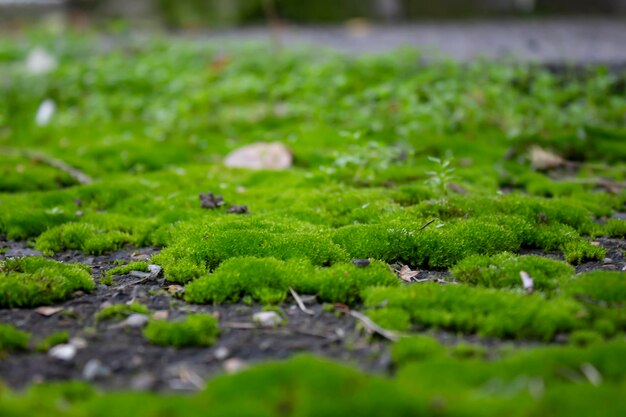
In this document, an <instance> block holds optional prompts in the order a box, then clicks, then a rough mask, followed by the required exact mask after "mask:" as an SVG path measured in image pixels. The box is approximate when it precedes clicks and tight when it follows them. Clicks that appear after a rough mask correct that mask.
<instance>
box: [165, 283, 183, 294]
mask: <svg viewBox="0 0 626 417" xmlns="http://www.w3.org/2000/svg"><path fill="white" fill-rule="evenodd" d="M167 292H169V293H170V294H174V295H176V294H182V293H183V292H185V288H184V287H183V286H182V285H176V284H172V285H170V286H168V287H167Z"/></svg>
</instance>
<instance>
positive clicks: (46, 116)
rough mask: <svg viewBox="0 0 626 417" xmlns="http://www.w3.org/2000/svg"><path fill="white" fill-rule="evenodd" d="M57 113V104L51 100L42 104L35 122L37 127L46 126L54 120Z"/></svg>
mask: <svg viewBox="0 0 626 417" xmlns="http://www.w3.org/2000/svg"><path fill="white" fill-rule="evenodd" d="M55 112H56V104H54V101H52V100H50V99H46V100H44V101H42V102H41V104H40V105H39V107H38V108H37V113H36V114H35V122H36V123H37V126H46V125H47V124H48V123H50V120H52V116H54V113H55Z"/></svg>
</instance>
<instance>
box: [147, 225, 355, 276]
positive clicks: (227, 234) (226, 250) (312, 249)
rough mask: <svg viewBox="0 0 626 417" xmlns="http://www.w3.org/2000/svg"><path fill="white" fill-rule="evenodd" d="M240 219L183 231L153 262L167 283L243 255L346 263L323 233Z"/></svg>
mask: <svg viewBox="0 0 626 417" xmlns="http://www.w3.org/2000/svg"><path fill="white" fill-rule="evenodd" d="M289 224H290V226H286V225H281V224H278V223H276V222H274V221H263V220H258V219H254V218H252V219H249V220H248V219H244V220H240V221H229V220H226V221H223V222H213V223H206V224H204V225H201V226H195V225H194V226H193V227H189V228H184V229H183V231H182V232H181V233H180V234H179V235H178V239H177V241H176V243H175V244H174V245H172V246H170V247H168V248H166V249H164V250H163V252H162V253H161V254H159V255H157V256H156V257H155V258H154V259H153V261H154V262H156V263H158V264H160V265H162V266H163V268H164V272H165V276H166V278H168V279H169V280H171V281H175V282H186V281H189V280H191V279H194V278H196V277H197V276H199V275H201V274H202V273H203V272H204V271H206V270H207V269H209V270H212V269H215V268H216V267H217V266H218V265H219V264H220V263H221V262H223V261H225V260H227V259H230V258H234V257H243V256H254V257H274V258H277V259H282V260H288V259H308V260H309V261H310V262H311V263H312V264H314V265H328V264H331V263H333V262H337V261H342V260H347V255H346V253H345V252H344V251H343V250H342V249H341V248H340V247H339V246H337V245H335V244H334V243H333V242H332V241H331V239H330V237H329V234H328V233H327V232H325V231H324V230H321V231H312V230H314V229H313V228H311V226H310V225H306V224H298V223H297V222H290V223H289Z"/></svg>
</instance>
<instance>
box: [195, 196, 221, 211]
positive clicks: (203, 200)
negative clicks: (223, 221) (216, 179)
mask: <svg viewBox="0 0 626 417" xmlns="http://www.w3.org/2000/svg"><path fill="white" fill-rule="evenodd" d="M198 197H199V198H200V207H202V208H205V209H216V208H218V207H221V206H223V205H224V204H225V202H224V197H222V196H221V195H215V194H213V193H204V194H199V195H198Z"/></svg>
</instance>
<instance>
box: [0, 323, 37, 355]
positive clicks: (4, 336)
mask: <svg viewBox="0 0 626 417" xmlns="http://www.w3.org/2000/svg"><path fill="white" fill-rule="evenodd" d="M29 340H30V333H27V332H24V331H21V330H19V329H16V328H15V327H13V326H11V325H10V324H2V323H0V354H2V353H4V352H13V351H17V350H26V349H27V348H28V341H29Z"/></svg>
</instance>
